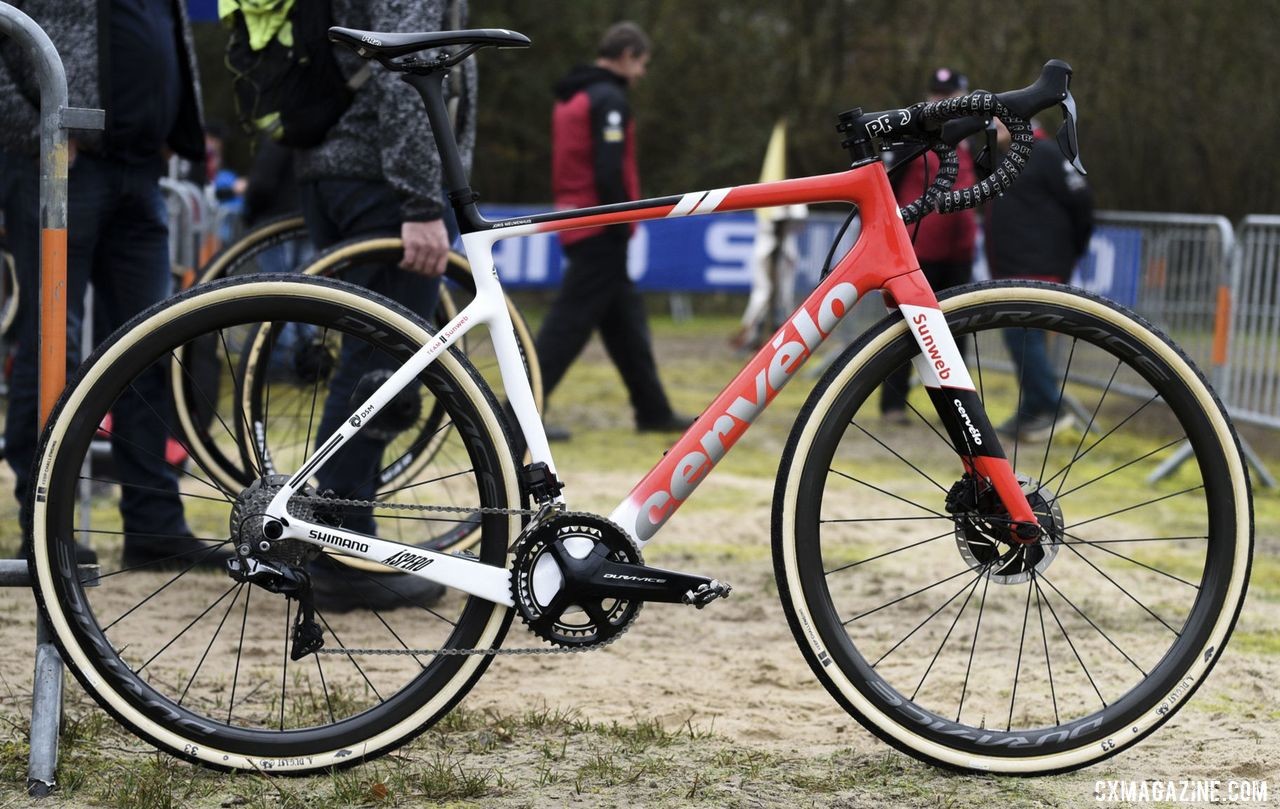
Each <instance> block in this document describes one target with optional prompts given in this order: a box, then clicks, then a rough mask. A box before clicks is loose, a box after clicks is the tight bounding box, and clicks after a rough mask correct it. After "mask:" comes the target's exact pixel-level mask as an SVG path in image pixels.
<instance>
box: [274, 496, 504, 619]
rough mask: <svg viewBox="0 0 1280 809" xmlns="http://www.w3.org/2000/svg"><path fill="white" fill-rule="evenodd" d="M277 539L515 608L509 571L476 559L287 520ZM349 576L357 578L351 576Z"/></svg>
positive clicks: (283, 523)
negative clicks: (328, 550) (332, 552)
mask: <svg viewBox="0 0 1280 809" xmlns="http://www.w3.org/2000/svg"><path fill="white" fill-rule="evenodd" d="M279 525H280V528H281V531H282V533H281V534H280V535H279V536H278V537H277V538H276V540H274V541H278V540H280V539H296V540H300V541H302V542H307V543H310V544H312V545H318V546H320V547H322V548H332V549H335V550H339V551H341V552H342V553H344V554H346V555H348V556H355V557H358V558H360V559H367V560H369V561H370V562H377V563H378V564H382V565H386V566H387V567H389V568H394V569H396V570H399V571H401V572H404V573H411V574H412V575H414V576H418V577H420V578H423V579H427V580H429V581H434V582H439V583H440V584H443V585H444V586H446V587H452V588H454V589H456V590H461V591H463V592H464V593H469V594H471V595H473V596H479V597H480V598H483V599H485V600H486V601H492V602H493V603H495V604H502V605H503V606H506V607H510V606H514V604H515V602H514V601H512V599H511V571H509V570H507V569H506V568H505V567H497V566H496V565H490V564H486V563H484V562H481V561H479V560H477V559H469V558H467V557H464V556H454V555H453V554H449V553H441V552H439V551H430V550H426V549H425V548H419V547H417V546H415V545H405V544H403V543H400V542H392V541H390V540H387V539H382V538H381V537H371V536H367V535H365V534H357V533H354V532H352V531H344V530H343V529H341V528H334V527H333V526H329V525H321V524H319V523H313V522H307V521H306V520H302V519H299V518H297V517H289V518H288V522H286V521H285V520H280V521H279ZM352 575H353V576H354V575H356V574H355V573H354V572H353V573H352Z"/></svg>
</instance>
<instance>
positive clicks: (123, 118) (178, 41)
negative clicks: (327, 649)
mask: <svg viewBox="0 0 1280 809" xmlns="http://www.w3.org/2000/svg"><path fill="white" fill-rule="evenodd" d="M14 5H16V6H18V7H20V8H22V9H23V10H24V11H26V13H27V14H29V15H30V16H31V17H32V19H34V20H35V21H36V22H37V23H39V24H40V25H41V27H43V28H44V30H45V32H46V33H47V34H48V35H49V37H50V39H51V40H52V41H53V44H54V46H55V47H56V48H57V49H58V52H59V54H61V56H62V58H63V60H64V65H65V67H66V71H67V87H68V90H69V93H70V103H71V105H72V106H76V107H102V108H104V109H105V110H106V114H107V120H106V129H105V131H103V132H77V133H76V134H75V135H74V138H73V139H72V140H71V141H70V142H69V152H70V169H69V178H68V188H67V217H68V227H67V237H68V239H69V242H68V255H67V290H66V293H65V294H66V302H67V347H68V357H67V361H68V365H69V367H74V364H75V363H76V362H78V360H79V354H80V353H81V349H82V348H87V347H82V346H81V345H80V334H81V326H80V322H81V319H82V318H83V316H84V311H83V310H84V295H85V288H86V286H87V285H88V284H90V283H92V284H93V288H94V296H95V298H94V301H95V306H94V309H95V313H96V314H97V315H98V317H99V318H100V319H99V320H97V321H95V327H96V328H95V330H96V331H101V332H102V333H104V334H105V333H110V332H111V331H114V330H115V329H116V328H117V327H119V326H121V325H122V324H124V323H125V322H126V321H128V320H129V319H130V318H131V317H133V316H134V315H136V314H138V313H139V312H141V311H143V310H144V309H146V308H147V307H148V306H151V305H152V304H154V303H157V302H158V301H161V300H163V299H164V298H166V297H168V295H169V293H170V291H171V286H172V278H171V275H170V267H169V228H168V221H167V216H166V214H165V206H164V201H163V198H162V197H161V192H160V188H159V184H158V181H159V179H160V177H161V175H162V174H163V172H164V170H165V153H166V150H172V151H173V152H175V153H177V154H179V155H181V156H183V157H186V158H188V159H190V160H192V161H196V162H198V163H199V164H200V165H202V166H203V164H204V155H205V148H204V132H203V128H202V120H201V110H200V93H199V82H198V81H197V77H196V63H195V55H194V50H193V48H192V46H191V34H190V29H189V27H188V25H187V19H186V4H185V3H182V2H178V0H98V2H85V3H67V2H65V0H18V1H17V2H14ZM39 104H40V94H39V91H38V89H37V88H36V76H35V70H34V68H33V66H32V65H31V63H30V60H29V59H28V58H27V56H26V54H24V53H23V52H22V51H21V48H19V47H18V46H17V44H16V43H14V42H12V41H8V40H4V41H2V42H0V120H3V121H4V125H3V126H0V210H3V212H4V216H5V223H6V227H7V229H8V233H9V239H10V245H11V247H12V250H13V254H14V258H15V266H16V268H17V272H18V278H19V290H20V292H19V305H18V319H17V323H16V328H15V330H16V332H17V335H18V340H17V351H16V355H15V359H14V367H13V377H12V379H11V381H10V386H9V410H8V416H7V420H6V423H5V456H6V460H8V462H9V465H10V466H11V467H12V468H13V473H14V477H15V479H16V484H15V494H16V495H17V496H18V498H19V500H23V499H24V498H25V493H26V491H27V489H28V488H29V486H30V483H31V465H32V461H33V460H34V457H35V451H36V439H37V436H38V435H39V424H38V414H37V405H38V401H37V399H38V397H37V388H36V365H37V351H36V349H37V346H36V311H37V309H38V308H39V288H40V285H39V283H38V278H39V272H40V258H39V211H38V205H37V201H38V199H39V166H38V160H37V156H38V148H39V139H38V126H37V123H38V115H39V113H40V109H39ZM48 112H49V111H48V110H46V111H45V113H46V114H47V113H48ZM164 398H165V380H164V376H163V371H162V369H161V368H160V366H159V365H156V366H154V367H153V368H152V369H151V370H150V371H148V372H147V373H145V374H143V375H141V376H139V377H138V379H137V380H135V382H134V383H133V384H132V385H131V386H130V391H129V392H128V393H127V394H125V395H122V396H121V398H120V400H119V401H118V402H117V403H116V405H115V406H114V407H113V408H112V413H111V415H112V425H111V429H110V432H111V434H112V439H113V440H112V456H113V460H114V463H115V469H116V475H117V477H118V478H119V480H120V484H121V496H120V513H121V517H122V519H123V522H124V532H125V539H124V560H123V564H124V565H125V566H127V567H128V566H137V565H147V564H156V563H159V564H187V563H190V562H191V561H193V560H202V561H203V562H205V563H209V564H218V563H219V562H220V558H222V557H221V556H220V555H219V554H217V553H212V552H210V545H209V544H207V543H205V542H201V541H200V540H197V539H194V538H192V536H191V531H190V530H189V529H188V527H187V523H186V517H185V515H184V513H183V508H182V503H181V501H180V499H179V497H178V480H177V472H176V471H175V469H174V468H173V467H171V466H170V465H169V464H167V463H166V462H165V460H164V458H165V440H166V437H167V436H166V432H167V431H166V430H165V429H157V423H156V422H157V415H156V410H155V406H154V405H152V404H151V402H160V401H164ZM116 438H119V439H120V440H119V441H116V440H114V439H116ZM29 519H30V517H29V515H28V514H27V513H26V510H25V509H24V510H23V513H22V520H23V522H24V523H26V522H27V521H28V520H29ZM27 527H28V526H27V525H25V524H24V531H23V533H24V542H25V541H26V539H25V537H29V536H30V531H29V530H25V529H26V528H27ZM25 550H26V549H25V547H24V553H25ZM77 559H78V560H79V561H80V562H93V561H96V554H94V553H93V551H92V550H90V549H89V548H87V547H85V546H78V547H77Z"/></svg>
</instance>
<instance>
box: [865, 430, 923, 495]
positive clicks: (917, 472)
mask: <svg viewBox="0 0 1280 809" xmlns="http://www.w3.org/2000/svg"><path fill="white" fill-rule="evenodd" d="M849 423H850V424H852V425H853V426H854V427H857V428H858V429H859V430H861V431H862V432H863V434H864V435H866V436H867V438H870V439H871V440H872V441H874V442H876V443H877V444H879V445H880V446H882V447H884V448H885V449H886V450H887V451H888V452H889V453H890V454H892V455H893V457H895V458H897V459H898V460H900V461H902V462H903V463H904V464H906V465H907V466H909V467H911V469H912V470H914V471H915V472H916V474H918V475H920V477H922V478H924V479H925V480H927V481H929V482H930V483H932V484H933V485H934V486H935V487H937V489H938V490H939V491H941V492H942V493H943V494H946V493H947V489H946V488H945V487H944V486H943V485H942V484H941V483H939V482H938V481H936V480H934V479H933V478H931V477H929V475H928V474H927V473H926V472H925V471H924V470H923V469H921V468H920V467H918V466H916V465H915V464H913V463H912V462H911V461H908V460H907V459H906V458H904V457H902V456H901V455H899V454H898V452H897V451H896V450H894V449H893V448H892V447H890V446H889V445H888V444H886V443H884V442H883V441H881V440H880V439H879V438H876V437H875V436H874V435H872V434H871V433H870V432H869V431H868V430H867V429H866V428H865V427H863V426H862V425H861V424H859V423H858V422H856V421H851V422H849Z"/></svg>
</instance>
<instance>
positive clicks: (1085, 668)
mask: <svg viewBox="0 0 1280 809" xmlns="http://www.w3.org/2000/svg"><path fill="white" fill-rule="evenodd" d="M1042 578H1044V577H1043V576H1040V577H1032V581H1034V582H1036V590H1037V591H1038V592H1040V593H1041V594H1042V595H1044V591H1043V590H1041V589H1040V583H1039V579H1042ZM1045 581H1046V583H1048V580H1047V579H1046V580H1045ZM1054 589H1055V590H1056V589H1057V588H1054ZM1044 603H1045V606H1047V607H1048V608H1049V615H1051V616H1053V621H1054V623H1056V624H1057V625H1058V631H1059V632H1061V633H1062V637H1063V638H1064V639H1065V640H1066V641H1067V645H1068V646H1070V647H1071V652H1072V653H1073V654H1074V655H1075V656H1076V660H1077V661H1078V662H1079V663H1080V669H1081V671H1083V672H1084V676H1085V678H1086V679H1088V680H1089V685H1091V686H1093V692H1094V693H1095V694H1097V695H1098V699H1099V700H1100V701H1101V702H1102V707H1103V708H1105V707H1107V699H1106V697H1104V696H1102V691H1100V690H1099V689H1098V684H1097V683H1095V682H1094V681H1093V675H1092V674H1090V673H1089V667H1088V666H1086V665H1085V664H1084V658H1083V657H1081V656H1080V652H1078V651H1076V645H1075V644H1074V643H1072V642H1071V636H1070V635H1068V634H1067V628H1066V627H1064V626H1063V625H1062V620H1061V619H1060V618H1058V611H1057V610H1055V609H1054V608H1053V604H1052V603H1051V602H1050V601H1049V597H1048V595H1044ZM1047 643H1048V641H1046V644H1047ZM1045 649H1046V650H1047V649H1048V646H1047V645H1046V646H1045ZM1046 654H1047V651H1046ZM1056 704H1057V703H1056V701H1055V706H1056ZM1054 713H1055V715H1056V713H1057V708H1056V707H1055V708H1054Z"/></svg>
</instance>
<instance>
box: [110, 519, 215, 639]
mask: <svg viewBox="0 0 1280 809" xmlns="http://www.w3.org/2000/svg"><path fill="white" fill-rule="evenodd" d="M227 541H228V542H229V541H230V540H227ZM222 544H223V545H225V544H226V543H225V542H224V543H222ZM219 547H221V545H214V546H213V547H212V548H209V549H208V550H206V551H205V552H204V555H202V556H201V557H200V558H199V559H196V560H195V561H194V562H192V563H191V564H189V565H187V566H186V567H185V568H183V569H182V570H180V571H178V573H177V574H175V575H174V577H173V578H172V579H169V580H168V581H167V582H165V583H164V584H162V585H160V587H159V588H158V589H156V590H154V591H153V592H152V593H151V595H149V596H147V597H146V598H144V599H142V600H141V601H139V602H138V603H137V604H134V605H133V606H132V607H130V608H129V609H128V610H127V611H126V612H125V614H124V615H121V616H120V617H119V618H116V619H115V620H114V621H112V622H111V623H109V624H107V625H106V626H104V627H103V628H102V631H103V632H107V631H109V630H110V629H111V627H113V626H115V625H116V624H118V623H120V622H121V621H123V620H124V619H125V618H128V617H129V616H130V615H132V614H133V612H134V611H135V610H137V609H138V608H139V607H141V606H142V605H143V604H146V603H147V602H148V601H150V600H151V599H153V598H155V597H156V596H158V595H160V594H161V593H162V592H164V591H165V590H166V589H168V587H169V585H171V584H173V583H174V582H175V581H177V580H178V579H180V578H182V577H183V576H185V575H187V574H188V573H190V572H191V571H192V570H193V569H194V568H195V567H196V566H197V565H199V564H200V563H201V562H203V561H204V560H205V559H208V558H209V557H210V556H212V555H213V552H214V551H216V550H217V549H218V548H219Z"/></svg>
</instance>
